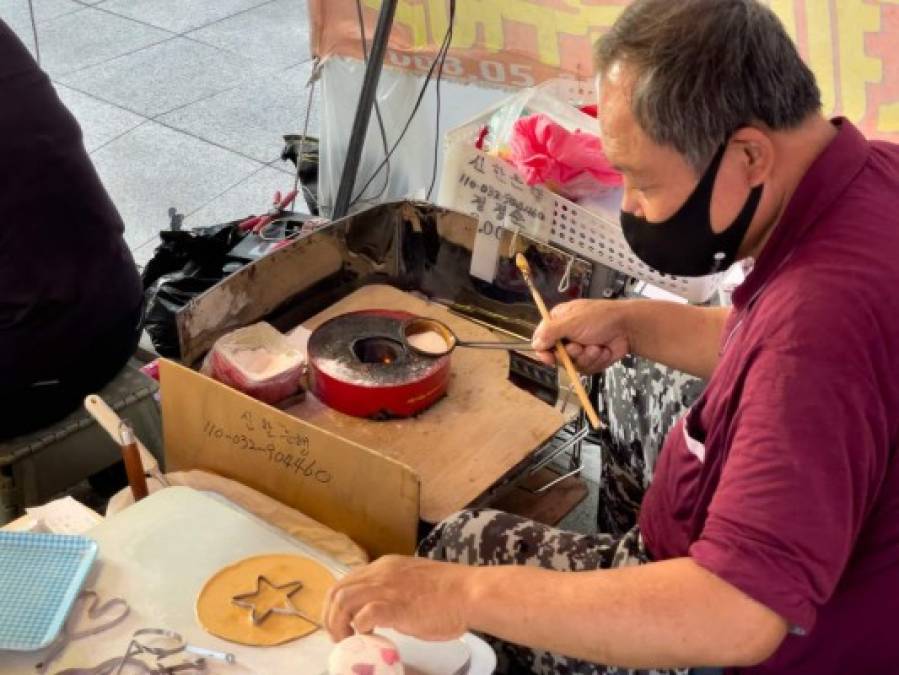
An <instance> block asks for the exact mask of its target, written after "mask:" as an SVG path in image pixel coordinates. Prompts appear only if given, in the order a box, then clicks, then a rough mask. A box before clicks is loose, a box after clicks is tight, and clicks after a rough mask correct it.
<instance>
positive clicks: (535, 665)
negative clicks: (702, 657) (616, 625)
mask: <svg viewBox="0 0 899 675" xmlns="http://www.w3.org/2000/svg"><path fill="white" fill-rule="evenodd" d="M418 554H419V555H420V556H425V557H428V558H433V559H435V560H447V561H450V562H456V563H462V564H465V565H510V564H515V565H534V566H538V567H545V568H548V569H554V570H560V571H565V572H574V571H580V570H594V569H608V568H610V567H626V566H629V565H642V564H644V563H646V562H648V561H649V558H648V556H647V554H646V550H645V549H644V547H643V538H642V537H641V536H640V533H639V531H638V530H637V528H634V529H632V530H631V531H629V532H628V533H627V534H625V535H624V536H623V537H621V538H620V539H616V538H614V537H611V536H609V535H604V534H589V535H588V534H576V533H574V532H564V531H562V530H557V529H555V528H552V527H549V526H548V525H543V524H541V523H537V522H534V521H533V520H528V519H526V518H522V517H521V516H516V515H512V514H510V513H503V512H501V511H493V510H488V509H480V510H470V511H460V512H459V513H457V514H455V515H453V516H450V517H449V518H447V519H446V520H444V521H443V522H442V523H440V524H439V525H438V526H437V527H436V528H434V530H433V531H432V532H431V533H430V534H429V535H428V536H427V537H426V538H425V539H424V541H422V542H421V545H420V546H419V549H418ZM485 637H486V639H488V640H489V641H490V642H491V644H492V645H493V648H494V650H495V651H496V653H497V656H498V658H499V662H500V670H499V672H502V673H509V674H513V675H517V674H519V673H536V674H538V675H663V674H665V675H673V674H674V673H677V674H678V675H686V673H687V671H686V670H671V671H668V670H665V671H656V670H652V671H646V670H629V669H626V668H613V667H607V666H600V665H596V664H591V663H586V662H584V661H578V660H576V659H570V658H566V657H563V656H558V655H555V654H550V653H548V652H544V651H538V650H533V649H529V648H526V647H522V646H519V645H514V644H511V643H508V642H503V641H501V640H497V639H495V638H491V637H490V636H485Z"/></svg>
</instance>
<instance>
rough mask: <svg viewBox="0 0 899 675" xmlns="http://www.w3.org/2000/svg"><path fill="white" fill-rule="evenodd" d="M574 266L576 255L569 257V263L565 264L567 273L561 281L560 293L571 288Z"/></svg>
mask: <svg viewBox="0 0 899 675" xmlns="http://www.w3.org/2000/svg"><path fill="white" fill-rule="evenodd" d="M573 267H574V256H571V257H569V258H568V264H567V265H566V266H565V273H564V274H563V275H562V279H561V280H560V281H559V293H567V292H568V289H569V288H571V269H572V268H573Z"/></svg>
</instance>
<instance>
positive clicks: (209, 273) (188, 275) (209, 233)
mask: <svg viewBox="0 0 899 675" xmlns="http://www.w3.org/2000/svg"><path fill="white" fill-rule="evenodd" d="M240 222H241V221H240V220H235V221H232V222H230V223H224V224H220V225H212V226H209V227H198V228H195V229H192V230H164V231H162V232H160V233H159V236H160V238H161V239H162V244H161V245H160V246H159V248H157V249H156V252H155V253H154V255H153V258H152V259H151V260H150V262H148V263H147V266H146V267H145V268H144V271H143V274H142V275H141V280H142V281H143V285H144V297H145V298H146V309H145V311H144V328H145V329H146V331H147V333H148V334H149V335H150V339H151V340H152V342H153V346H154V347H155V348H156V351H157V352H159V354H160V355H161V356H167V357H172V358H178V357H180V355H181V349H180V346H179V344H178V328H177V326H176V324H175V314H177V312H178V310H179V309H181V308H182V307H184V306H185V305H186V304H187V303H188V302H190V301H191V300H192V299H193V298H195V297H196V296H198V295H200V294H201V293H203V292H204V291H206V290H208V289H209V288H211V287H212V286H214V285H215V284H217V283H218V282H219V281H221V280H222V279H224V278H225V277H226V276H228V275H229V274H231V273H232V272H234V271H236V270H237V269H239V268H240V267H241V266H243V264H245V263H246V260H242V259H240V258H235V257H233V256H231V255H229V252H230V251H231V249H233V248H234V246H236V245H237V244H238V243H239V242H240V240H241V239H243V237H244V236H245V234H244V233H243V232H241V231H240V230H239V229H238V227H237V225H238V224H239V223H240Z"/></svg>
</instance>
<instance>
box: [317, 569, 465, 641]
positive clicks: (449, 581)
mask: <svg viewBox="0 0 899 675" xmlns="http://www.w3.org/2000/svg"><path fill="white" fill-rule="evenodd" d="M471 573H472V568H470V567H467V566H465V565H455V564H452V563H444V562H435V561H432V560H425V559H422V558H409V557H404V556H384V557H383V558H380V559H378V560H377V561H375V562H374V563H372V564H370V565H368V566H366V567H363V568H361V569H359V570H355V571H353V572H351V573H350V574H348V575H347V576H345V577H344V578H343V579H341V580H340V581H339V582H338V583H337V584H336V585H335V586H334V587H333V588H332V589H331V590H330V592H329V593H328V596H327V598H326V600H325V609H324V613H323V615H322V618H323V622H324V627H325V628H326V629H327V631H328V633H330V635H331V638H332V639H334V640H335V641H337V640H342V639H344V638H346V637H349V636H351V635H352V634H353V632H354V629H355V632H357V633H370V632H371V631H372V630H374V629H375V628H393V629H395V630H397V631H399V632H400V633H404V634H406V635H411V636H413V637H417V638H421V639H423V640H452V639H454V638H457V637H459V636H461V635H462V634H463V633H464V632H465V631H466V630H467V629H468V625H467V620H466V613H467V612H466V607H467V603H468V595H469V593H468V589H467V582H468V580H469V579H468V577H469V576H470V574H471Z"/></svg>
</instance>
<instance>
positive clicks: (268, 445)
mask: <svg viewBox="0 0 899 675" xmlns="http://www.w3.org/2000/svg"><path fill="white" fill-rule="evenodd" d="M160 379H161V383H162V389H161V391H162V415H163V432H164V436H165V449H166V466H167V468H168V470H169V471H178V470H187V469H204V470H207V471H211V472H213V473H216V474H219V475H221V476H225V477H226V478H231V479H233V480H237V481H240V482H242V483H244V484H246V485H249V486H250V487H252V488H254V489H256V490H259V491H260V492H262V493H264V494H267V495H269V496H271V497H273V498H275V499H278V500H279V501H281V502H283V503H284V504H287V505H288V506H292V507H294V508H296V509H298V510H300V511H302V512H303V513H305V514H306V515H308V516H310V517H312V518H315V519H316V520H318V521H319V522H321V523H323V524H324V525H327V526H328V527H331V528H332V529H334V530H337V531H339V532H343V533H345V534H347V535H349V536H350V537H351V538H352V539H353V540H354V541H356V542H357V543H358V544H359V545H361V546H362V547H364V548H365V549H366V550H367V551H368V553H369V554H370V555H371V556H372V557H373V558H374V557H378V556H381V555H384V554H387V553H404V554H410V553H412V552H413V551H414V548H415V544H416V535H417V531H418V514H419V493H420V482H419V478H418V476H417V475H416V474H415V472H414V471H413V470H412V469H410V468H409V467H408V466H406V465H404V464H402V463H400V462H398V461H396V460H394V459H391V458H388V457H385V456H383V455H381V454H379V453H377V452H375V451H373V450H370V449H368V448H365V447H363V446H361V445H359V444H357V443H353V442H351V441H348V440H344V439H342V438H339V437H338V436H335V435H334V434H331V433H329V432H328V431H326V430H324V429H320V428H318V427H316V426H314V425H311V424H309V423H307V422H305V421H303V420H301V419H297V418H296V417H292V416H291V415H288V414H287V413H285V412H282V411H280V410H278V409H277V408H274V407H272V406H269V405H267V404H265V403H261V402H259V401H257V400H255V399H253V398H250V397H249V396H246V395H244V394H242V393H240V392H238V391H235V390H233V389H231V388H229V387H226V386H225V385H223V384H220V383H219V382H216V381H215V380H212V379H210V378H208V377H206V376H204V375H201V374H200V373H198V372H196V371H193V370H191V369H189V368H185V367H184V366H181V365H178V364H176V363H174V362H172V361H167V360H164V361H162V362H161V363H160Z"/></svg>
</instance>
